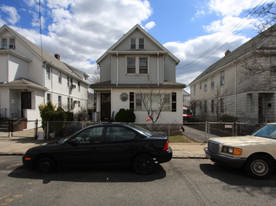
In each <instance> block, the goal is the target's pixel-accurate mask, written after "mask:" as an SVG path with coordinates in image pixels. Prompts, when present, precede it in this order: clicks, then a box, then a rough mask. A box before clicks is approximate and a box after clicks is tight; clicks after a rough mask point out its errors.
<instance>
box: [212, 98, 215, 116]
mask: <svg viewBox="0 0 276 206" xmlns="http://www.w3.org/2000/svg"><path fill="white" fill-rule="evenodd" d="M211 112H212V113H214V112H215V101H214V100H212V101H211Z"/></svg>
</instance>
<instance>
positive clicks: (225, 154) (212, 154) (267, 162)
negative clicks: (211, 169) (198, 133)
mask: <svg viewBox="0 0 276 206" xmlns="http://www.w3.org/2000/svg"><path fill="white" fill-rule="evenodd" d="M205 153H206V156H207V158H209V159H211V160H212V161H214V162H217V163H222V164H224V165H227V166H231V167H236V168H243V169H244V170H245V171H246V172H247V173H248V174H249V175H250V176H252V177H255V178H268V177H269V176H270V175H271V174H273V171H274V167H275V163H276V123H271V124H267V125H265V126H264V127H262V128H261V129H259V130H258V131H257V132H255V133H254V134H253V135H251V136H238V137H218V138H211V139H210V140H209V141H208V147H207V148H205Z"/></svg>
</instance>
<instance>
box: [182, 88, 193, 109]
mask: <svg viewBox="0 0 276 206" xmlns="http://www.w3.org/2000/svg"><path fill="white" fill-rule="evenodd" d="M183 106H185V107H191V95H190V94H189V93H188V92H186V91H185V90H183Z"/></svg>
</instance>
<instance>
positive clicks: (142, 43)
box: [139, 38, 144, 49]
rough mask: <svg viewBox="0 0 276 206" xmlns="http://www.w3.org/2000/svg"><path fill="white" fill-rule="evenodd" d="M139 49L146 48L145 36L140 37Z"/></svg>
mask: <svg viewBox="0 0 276 206" xmlns="http://www.w3.org/2000/svg"><path fill="white" fill-rule="evenodd" d="M139 49H144V38H140V39H139Z"/></svg>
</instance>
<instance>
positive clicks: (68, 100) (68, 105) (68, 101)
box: [67, 97, 70, 111]
mask: <svg viewBox="0 0 276 206" xmlns="http://www.w3.org/2000/svg"><path fill="white" fill-rule="evenodd" d="M67 109H68V111H70V98H69V97H68V98H67Z"/></svg>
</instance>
